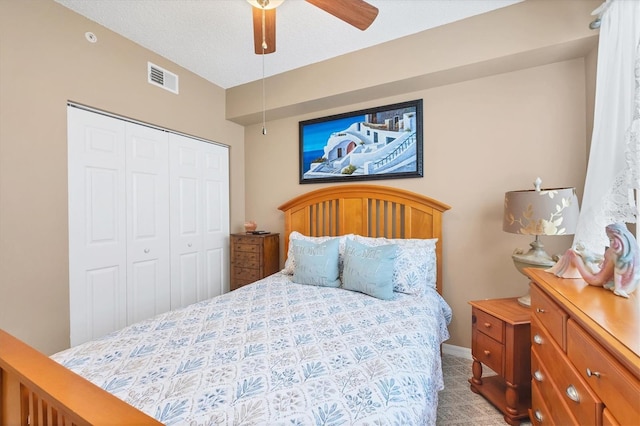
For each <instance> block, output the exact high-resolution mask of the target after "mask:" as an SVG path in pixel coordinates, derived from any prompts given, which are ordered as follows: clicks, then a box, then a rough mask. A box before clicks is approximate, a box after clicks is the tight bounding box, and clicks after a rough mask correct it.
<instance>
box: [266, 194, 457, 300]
mask: <svg viewBox="0 0 640 426" xmlns="http://www.w3.org/2000/svg"><path fill="white" fill-rule="evenodd" d="M278 209H280V210H282V211H283V212H284V222H285V226H284V250H285V251H284V253H285V255H286V253H287V252H288V247H289V234H290V233H291V232H293V231H298V232H300V233H301V234H304V235H309V236H316V237H319V236H327V235H328V236H339V235H345V234H358V235H363V236H367V237H386V238H438V244H437V245H436V255H437V288H438V291H439V292H440V293H442V244H443V241H442V240H443V236H442V213H443V212H445V211H447V210H449V209H450V207H449V206H448V205H446V204H444V203H442V202H440V201H437V200H434V199H433V198H429V197H426V196H424V195H421V194H417V193H415V192H411V191H407V190H404V189H398V188H393V187H388V186H381V185H337V186H331V187H326V188H321V189H317V190H315V191H311V192H308V193H306V194H302V195H299V196H297V197H295V198H293V199H291V200H289V201H287V202H286V203H284V204H282V205H281V206H280V207H278Z"/></svg>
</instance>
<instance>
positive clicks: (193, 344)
mask: <svg viewBox="0 0 640 426" xmlns="http://www.w3.org/2000/svg"><path fill="white" fill-rule="evenodd" d="M450 319H451V309H450V308H449V306H448V305H447V304H446V302H445V301H444V300H443V299H442V298H441V297H440V296H439V295H438V294H437V293H436V292H435V291H432V290H429V291H428V292H427V294H426V295H425V296H423V297H417V296H411V295H405V294H399V293H398V294H396V296H395V299H394V300H390V301H384V300H378V299H375V298H373V297H370V296H366V295H363V294H360V293H356V292H351V291H347V290H343V289H339V288H337V289H336V288H325V287H315V286H305V285H300V284H294V283H292V282H291V277H290V276H287V275H282V274H279V273H278V274H275V275H273V276H271V277H268V278H266V279H264V280H261V281H258V282H256V283H254V284H251V285H248V286H244V287H242V288H240V289H238V290H236V291H233V292H231V293H227V294H224V295H222V296H219V297H216V298H213V299H210V300H207V301H204V302H199V303H196V304H194V305H191V306H189V307H187V308H184V309H180V310H176V311H171V312H167V313H165V314H162V315H159V316H157V317H155V318H153V319H151V320H147V321H143V322H140V323H137V324H134V325H131V326H128V327H126V328H124V329H122V330H120V331H118V332H115V333H112V334H110V335H108V336H106V337H104V338H101V339H99V340H95V341H91V342H87V343H84V344H82V345H79V346H76V347H73V348H71V349H68V350H65V351H63V352H60V353H58V354H55V355H53V356H52V358H53V359H54V360H56V361H57V362H59V363H61V364H63V365H64V366H66V367H67V368H69V369H71V370H73V371H75V372H76V373H78V374H80V375H81V376H84V377H85V378H87V379H88V380H90V381H92V382H93V383H95V384H97V385H98V386H101V387H102V388H103V389H105V390H107V391H108V392H110V393H112V394H114V395H116V396H117V397H119V398H121V399H123V400H124V401H126V402H127V403H129V404H131V405H133V406H135V407H137V408H139V409H140V410H142V411H144V412H145V413H147V414H149V415H151V416H153V417H155V418H156V419H157V420H159V421H160V422H162V423H164V424H167V425H178V424H180V425H213V424H215V425H219V424H222V425H285V424H286V425H387V424H388V425H428V424H435V419H436V408H437V403H438V391H439V390H441V389H442V388H443V380H442V369H441V358H440V344H441V343H442V342H443V341H444V340H446V339H447V338H448V337H449V333H448V330H447V325H448V323H449V321H450Z"/></svg>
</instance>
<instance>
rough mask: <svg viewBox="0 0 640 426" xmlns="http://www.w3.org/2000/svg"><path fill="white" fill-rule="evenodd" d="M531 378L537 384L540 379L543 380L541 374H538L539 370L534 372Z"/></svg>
mask: <svg viewBox="0 0 640 426" xmlns="http://www.w3.org/2000/svg"><path fill="white" fill-rule="evenodd" d="M533 378H534V379H536V380H537V381H538V382H541V381H542V379H543V378H544V376H543V375H542V373H541V372H540V370H536V371H535V372H534V373H533Z"/></svg>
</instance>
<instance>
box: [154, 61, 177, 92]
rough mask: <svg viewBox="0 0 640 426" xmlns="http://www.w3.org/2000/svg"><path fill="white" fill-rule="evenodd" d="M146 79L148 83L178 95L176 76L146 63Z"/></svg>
mask: <svg viewBox="0 0 640 426" xmlns="http://www.w3.org/2000/svg"><path fill="white" fill-rule="evenodd" d="M147 77H148V78H149V83H151V84H154V85H156V86H160V87H162V88H163V89H166V90H168V91H170V92H173V93H175V94H178V76H177V75H175V74H174V73H172V72H170V71H167V70H165V69H164V68H161V67H159V66H157V65H155V64H152V63H151V62H147Z"/></svg>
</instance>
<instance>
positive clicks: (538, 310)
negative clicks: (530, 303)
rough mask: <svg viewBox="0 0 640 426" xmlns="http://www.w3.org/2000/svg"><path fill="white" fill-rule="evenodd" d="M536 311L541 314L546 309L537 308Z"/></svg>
mask: <svg viewBox="0 0 640 426" xmlns="http://www.w3.org/2000/svg"><path fill="white" fill-rule="evenodd" d="M536 312H537V313H539V314H544V313H545V312H546V311H545V310H544V309H542V308H536Z"/></svg>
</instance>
